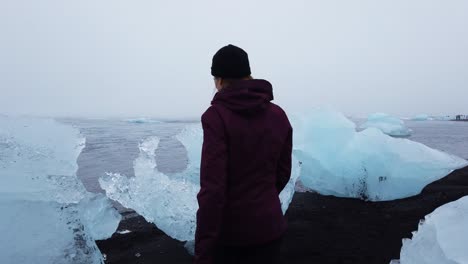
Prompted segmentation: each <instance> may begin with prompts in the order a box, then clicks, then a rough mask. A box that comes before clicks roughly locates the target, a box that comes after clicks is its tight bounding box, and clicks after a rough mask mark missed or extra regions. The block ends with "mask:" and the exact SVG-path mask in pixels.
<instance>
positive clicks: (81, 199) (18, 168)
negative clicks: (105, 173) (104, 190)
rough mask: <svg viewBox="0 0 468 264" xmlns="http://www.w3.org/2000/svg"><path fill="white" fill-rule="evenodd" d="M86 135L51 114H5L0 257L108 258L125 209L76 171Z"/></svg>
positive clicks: (0, 120)
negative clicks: (105, 252)
mask: <svg viewBox="0 0 468 264" xmlns="http://www.w3.org/2000/svg"><path fill="white" fill-rule="evenodd" d="M84 142H85V141H84V138H82V137H81V135H80V134H79V132H78V131H77V130H76V129H74V128H72V127H69V126H66V125H63V124H59V123H57V122H55V121H53V120H49V119H35V118H10V117H5V116H1V117H0V181H1V184H0V211H1V212H2V217H1V218H0V233H1V234H2V236H0V263H102V261H103V258H102V255H101V253H100V252H99V249H98V248H97V246H96V244H95V242H94V240H96V239H105V238H108V237H110V236H111V235H112V233H114V231H115V230H116V228H117V225H118V223H119V222H120V218H121V217H120V215H119V214H118V213H117V212H116V210H115V209H114V208H112V205H111V203H110V200H109V199H107V198H106V197H104V196H103V195H94V194H90V193H88V192H86V190H85V188H84V186H83V185H82V184H81V182H80V181H79V180H78V179H77V177H76V170H77V164H76V159H77V157H78V155H79V154H80V152H81V150H82V148H83V147H84Z"/></svg>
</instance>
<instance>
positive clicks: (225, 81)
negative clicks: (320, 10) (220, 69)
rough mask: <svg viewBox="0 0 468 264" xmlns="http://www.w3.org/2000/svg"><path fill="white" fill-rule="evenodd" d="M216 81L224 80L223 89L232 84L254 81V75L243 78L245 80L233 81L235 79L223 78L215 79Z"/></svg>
mask: <svg viewBox="0 0 468 264" xmlns="http://www.w3.org/2000/svg"><path fill="white" fill-rule="evenodd" d="M215 78H216V79H223V88H226V87H228V86H229V85H230V84H231V83H233V82H236V81H242V80H253V77H252V75H249V76H246V77H243V78H238V79H233V78H221V77H215Z"/></svg>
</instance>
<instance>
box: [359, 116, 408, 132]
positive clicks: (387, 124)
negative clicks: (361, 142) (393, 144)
mask: <svg viewBox="0 0 468 264" xmlns="http://www.w3.org/2000/svg"><path fill="white" fill-rule="evenodd" d="M370 127H375V128H378V129H380V130H381V131H382V132H384V133H385V134H387V135H390V136H394V137H408V136H410V135H411V133H412V131H411V129H409V128H407V127H406V126H405V122H403V120H401V119H399V118H397V117H394V116H390V115H387V114H384V113H375V114H372V115H369V117H368V118H367V121H366V122H365V123H364V124H362V125H361V126H360V128H361V129H366V128H370Z"/></svg>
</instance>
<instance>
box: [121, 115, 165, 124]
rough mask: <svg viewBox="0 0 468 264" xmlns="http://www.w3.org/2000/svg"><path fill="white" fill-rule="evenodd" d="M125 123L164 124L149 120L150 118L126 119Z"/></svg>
mask: <svg viewBox="0 0 468 264" xmlns="http://www.w3.org/2000/svg"><path fill="white" fill-rule="evenodd" d="M125 121H126V122H128V123H134V124H160V123H163V122H162V121H160V120H156V119H153V118H148V117H138V118H131V119H126V120H125Z"/></svg>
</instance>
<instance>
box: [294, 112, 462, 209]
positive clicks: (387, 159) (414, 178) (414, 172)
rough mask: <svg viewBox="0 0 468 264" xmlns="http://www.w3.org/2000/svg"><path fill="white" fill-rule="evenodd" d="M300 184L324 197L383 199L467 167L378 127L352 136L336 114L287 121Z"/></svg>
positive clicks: (351, 125) (351, 130)
mask: <svg viewBox="0 0 468 264" xmlns="http://www.w3.org/2000/svg"><path fill="white" fill-rule="evenodd" d="M292 123H293V127H294V129H295V138H294V140H295V146H294V155H295V156H296V158H297V159H298V160H299V161H300V162H302V166H301V176H300V180H301V181H302V183H303V184H304V186H305V187H307V188H309V189H312V190H314V191H317V192H318V193H320V194H324V195H334V196H338V197H351V198H360V199H364V200H370V201H386V200H394V199H400V198H405V197H410V196H413V195H417V194H418V193H420V192H421V191H422V189H423V188H424V187H425V186H426V185H427V184H429V183H431V182H433V181H436V180H438V179H440V178H442V177H444V176H446V175H448V174H449V173H450V172H452V171H453V170H455V169H459V168H462V167H465V166H467V165H468V162H467V161H466V160H464V159H461V158H458V157H456V156H452V155H449V154H446V153H444V152H441V151H438V150H434V149H431V148H429V147H427V146H425V145H423V144H420V143H416V142H413V141H410V140H408V139H401V138H393V137H390V136H387V135H385V134H384V133H382V132H381V131H380V130H379V129H376V128H368V129H366V130H364V131H361V132H356V126H355V124H354V123H353V122H352V121H350V120H349V119H347V118H346V117H345V116H343V115H342V114H341V113H339V112H335V111H332V110H315V111H312V112H310V113H307V114H303V115H298V116H296V117H294V118H292Z"/></svg>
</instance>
